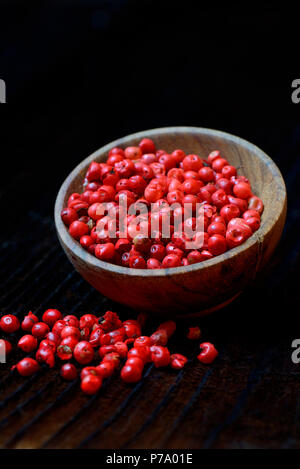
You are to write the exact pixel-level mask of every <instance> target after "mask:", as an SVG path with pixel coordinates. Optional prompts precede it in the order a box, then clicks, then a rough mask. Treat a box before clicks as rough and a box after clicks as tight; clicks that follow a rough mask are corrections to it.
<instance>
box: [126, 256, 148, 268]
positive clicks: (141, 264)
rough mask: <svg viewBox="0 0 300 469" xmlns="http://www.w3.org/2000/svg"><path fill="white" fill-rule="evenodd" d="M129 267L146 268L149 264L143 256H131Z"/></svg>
mask: <svg viewBox="0 0 300 469" xmlns="http://www.w3.org/2000/svg"><path fill="white" fill-rule="evenodd" d="M129 267H130V268H132V269H146V267H147V264H146V261H145V259H144V258H143V257H141V256H132V257H130V258H129Z"/></svg>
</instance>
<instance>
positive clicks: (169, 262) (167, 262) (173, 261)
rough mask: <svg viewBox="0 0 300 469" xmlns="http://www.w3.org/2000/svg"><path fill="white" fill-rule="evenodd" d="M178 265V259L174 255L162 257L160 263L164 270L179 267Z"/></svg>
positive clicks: (179, 262) (179, 261)
mask: <svg viewBox="0 0 300 469" xmlns="http://www.w3.org/2000/svg"><path fill="white" fill-rule="evenodd" d="M180 265H181V260H180V257H178V256H177V255H176V254H168V255H167V256H166V257H164V259H163V261H162V267H163V268H164V269H169V268H171V267H179V266H180Z"/></svg>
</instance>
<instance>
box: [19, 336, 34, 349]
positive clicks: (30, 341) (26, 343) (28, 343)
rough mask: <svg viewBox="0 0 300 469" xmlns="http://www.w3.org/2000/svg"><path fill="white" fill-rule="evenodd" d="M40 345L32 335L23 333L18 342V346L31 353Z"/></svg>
mask: <svg viewBox="0 0 300 469" xmlns="http://www.w3.org/2000/svg"><path fill="white" fill-rule="evenodd" d="M37 346H38V341H37V339H36V338H35V337H33V336H32V335H23V337H21V339H20V340H19V342H18V347H19V348H20V349H21V350H23V352H26V353H30V352H33V350H35V349H36V348H37Z"/></svg>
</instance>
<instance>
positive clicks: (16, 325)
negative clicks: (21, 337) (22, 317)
mask: <svg viewBox="0 0 300 469" xmlns="http://www.w3.org/2000/svg"><path fill="white" fill-rule="evenodd" d="M0 329H2V331H3V332H5V333H6V334H12V333H13V332H16V331H17V330H18V329H20V322H19V319H18V318H17V316H14V315H13V314H6V315H4V316H2V318H1V319H0Z"/></svg>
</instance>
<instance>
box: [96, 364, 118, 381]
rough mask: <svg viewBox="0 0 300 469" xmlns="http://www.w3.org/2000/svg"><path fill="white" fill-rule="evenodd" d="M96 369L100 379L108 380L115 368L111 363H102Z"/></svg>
mask: <svg viewBox="0 0 300 469" xmlns="http://www.w3.org/2000/svg"><path fill="white" fill-rule="evenodd" d="M96 369H97V371H98V373H99V374H100V376H102V378H108V377H109V376H111V375H112V374H113V372H114V370H115V366H114V365H113V363H111V362H102V363H100V365H98V366H97V367H96Z"/></svg>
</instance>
